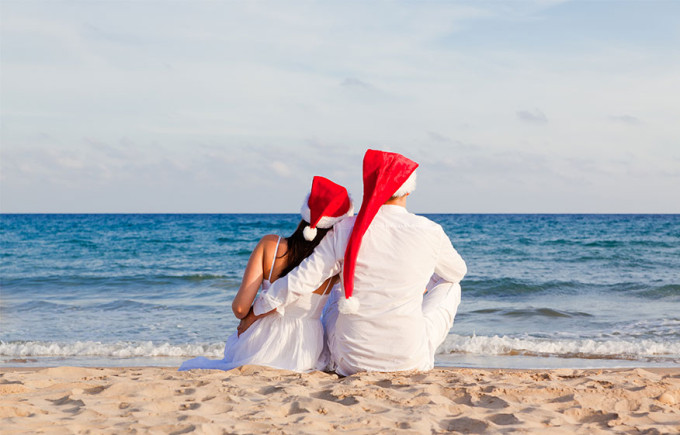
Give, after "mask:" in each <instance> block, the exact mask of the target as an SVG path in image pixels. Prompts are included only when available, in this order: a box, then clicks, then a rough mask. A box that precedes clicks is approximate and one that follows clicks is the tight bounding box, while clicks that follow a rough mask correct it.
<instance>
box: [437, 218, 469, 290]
mask: <svg viewBox="0 0 680 435" xmlns="http://www.w3.org/2000/svg"><path fill="white" fill-rule="evenodd" d="M440 230H441V235H440V238H441V240H440V248H439V256H438V257H437V264H436V265H435V268H434V273H436V274H437V275H439V276H440V277H441V278H443V279H444V280H445V281H448V282H451V283H454V284H455V283H458V282H460V281H461V280H462V279H463V277H464V276H465V274H466V273H467V266H466V265H465V261H464V260H463V258H462V257H461V256H460V254H458V252H456V250H455V249H454V248H453V245H452V244H451V240H450V239H449V237H448V236H447V235H446V233H445V232H444V230H443V229H442V228H441V227H440Z"/></svg>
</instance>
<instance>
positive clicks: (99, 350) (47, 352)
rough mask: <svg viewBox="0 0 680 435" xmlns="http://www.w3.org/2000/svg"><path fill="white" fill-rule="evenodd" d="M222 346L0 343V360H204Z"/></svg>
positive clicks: (218, 352)
mask: <svg viewBox="0 0 680 435" xmlns="http://www.w3.org/2000/svg"><path fill="white" fill-rule="evenodd" d="M223 352H224V343H223V342H222V343H212V344H205V343H203V344H170V343H154V342H151V341H143V342H116V343H101V342H98V341H76V342H74V343H59V342H44V341H15V342H0V356H8V357H15V358H16V357H48V356H49V357H54V356H60V357H90V356H99V357H115V358H135V357H190V356H196V355H200V356H205V357H209V358H220V357H222V355H223Z"/></svg>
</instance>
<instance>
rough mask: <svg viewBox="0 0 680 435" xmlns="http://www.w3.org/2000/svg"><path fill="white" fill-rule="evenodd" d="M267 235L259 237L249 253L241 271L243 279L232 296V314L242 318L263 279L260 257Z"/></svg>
mask: <svg viewBox="0 0 680 435" xmlns="http://www.w3.org/2000/svg"><path fill="white" fill-rule="evenodd" d="M266 237H267V236H265V237H263V238H262V239H260V241H259V242H258V244H257V246H255V249H254V250H253V252H252V254H250V258H249V259H248V265H247V266H246V270H245V271H244V272H243V280H241V286H240V287H239V289H238V293H236V297H234V302H232V303H231V309H232V311H233V312H234V315H235V316H236V317H237V318H239V319H242V318H244V317H245V316H246V315H247V314H248V311H250V306H251V305H252V304H253V301H254V300H255V296H256V295H257V290H258V289H259V288H260V285H261V284H262V280H263V279H264V271H263V269H262V263H263V261H262V259H263V258H264V244H265V239H266Z"/></svg>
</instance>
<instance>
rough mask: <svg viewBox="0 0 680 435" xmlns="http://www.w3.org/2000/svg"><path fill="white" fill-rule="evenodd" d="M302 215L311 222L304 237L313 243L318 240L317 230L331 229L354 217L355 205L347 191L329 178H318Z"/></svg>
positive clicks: (304, 232) (305, 230) (314, 181)
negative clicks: (349, 217)
mask: <svg viewBox="0 0 680 435" xmlns="http://www.w3.org/2000/svg"><path fill="white" fill-rule="evenodd" d="M300 214H301V215H302V219H304V220H305V221H307V222H309V225H307V226H306V227H305V228H304V230H302V235H303V236H304V237H305V240H308V241H310V242H311V241H312V240H314V239H315V238H316V229H317V228H330V227H332V226H333V225H335V224H336V223H338V222H340V221H341V220H343V219H344V218H346V217H347V216H352V215H353V214H354V205H353V204H352V198H351V197H350V196H349V194H348V193H347V189H345V188H344V187H342V186H341V185H339V184H335V183H333V182H332V181H331V180H329V179H328V178H324V177H318V176H317V177H314V179H313V180H312V190H311V191H310V192H309V195H307V198H305V202H304V203H303V204H302V208H301V209H300Z"/></svg>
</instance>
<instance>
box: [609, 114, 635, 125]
mask: <svg viewBox="0 0 680 435" xmlns="http://www.w3.org/2000/svg"><path fill="white" fill-rule="evenodd" d="M609 119H611V120H612V121H615V122H619V123H623V124H627V125H639V124H642V121H641V120H640V118H637V117H635V116H632V115H616V116H610V117H609Z"/></svg>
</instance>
